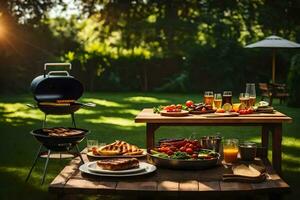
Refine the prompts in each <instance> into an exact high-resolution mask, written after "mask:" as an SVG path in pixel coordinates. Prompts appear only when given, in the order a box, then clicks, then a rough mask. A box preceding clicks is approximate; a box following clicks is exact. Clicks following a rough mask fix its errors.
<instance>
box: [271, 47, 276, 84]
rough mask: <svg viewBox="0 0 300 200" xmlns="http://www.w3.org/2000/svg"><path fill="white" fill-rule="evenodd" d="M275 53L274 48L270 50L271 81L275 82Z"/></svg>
mask: <svg viewBox="0 0 300 200" xmlns="http://www.w3.org/2000/svg"><path fill="white" fill-rule="evenodd" d="M275 53H276V50H275V49H273V50H272V82H273V83H275Z"/></svg>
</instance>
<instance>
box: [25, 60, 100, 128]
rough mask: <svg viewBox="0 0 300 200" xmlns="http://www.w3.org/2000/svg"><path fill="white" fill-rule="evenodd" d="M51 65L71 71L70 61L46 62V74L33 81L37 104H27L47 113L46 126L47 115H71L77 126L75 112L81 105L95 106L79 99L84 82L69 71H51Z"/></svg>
mask: <svg viewBox="0 0 300 200" xmlns="http://www.w3.org/2000/svg"><path fill="white" fill-rule="evenodd" d="M51 66H64V67H68V70H69V71H71V69H72V65H71V64H70V63H46V64H45V65H44V74H43V75H40V76H38V77H36V78H35V79H33V81H32V82H31V87H30V88H31V91H32V93H33V96H34V99H35V100H36V106H34V105H30V104H27V105H28V106H29V107H31V108H39V109H40V110H41V111H42V112H44V113H45V119H44V121H43V127H45V126H46V120H47V115H71V117H72V124H73V126H74V127H76V123H75V116H74V113H75V112H76V111H78V110H79V109H80V108H81V107H83V106H86V107H95V104H93V103H81V102H78V101H77V100H78V99H79V98H80V97H81V96H82V94H83V90H84V89H83V85H82V83H81V82H80V81H79V80H77V79H76V78H74V77H73V76H71V75H70V74H69V72H68V71H49V72H48V73H47V70H48V68H49V67H51Z"/></svg>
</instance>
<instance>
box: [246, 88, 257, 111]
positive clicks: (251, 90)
mask: <svg viewBox="0 0 300 200" xmlns="http://www.w3.org/2000/svg"><path fill="white" fill-rule="evenodd" d="M246 93H248V94H249V104H250V106H251V107H252V106H254V105H255V102H256V91H255V83H247V84H246Z"/></svg>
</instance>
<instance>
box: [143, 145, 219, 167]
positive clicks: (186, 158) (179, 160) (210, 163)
mask: <svg viewBox="0 0 300 200" xmlns="http://www.w3.org/2000/svg"><path fill="white" fill-rule="evenodd" d="M147 160H148V162H149V163H151V164H154V165H156V166H158V167H163V168H170V169H206V168H210V167H214V166H216V165H218V163H219V162H218V161H219V160H220V154H219V153H217V152H215V151H213V150H210V149H203V148H202V147H201V145H200V142H199V141H198V140H189V139H183V140H180V141H178V140H175V141H174V142H172V141H169V142H167V143H160V146H159V147H157V148H154V149H151V150H150V151H149V152H148V154H147Z"/></svg>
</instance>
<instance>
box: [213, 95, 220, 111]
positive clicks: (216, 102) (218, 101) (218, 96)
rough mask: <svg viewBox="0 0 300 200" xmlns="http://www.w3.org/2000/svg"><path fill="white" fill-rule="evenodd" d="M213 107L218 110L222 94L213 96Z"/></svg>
mask: <svg viewBox="0 0 300 200" xmlns="http://www.w3.org/2000/svg"><path fill="white" fill-rule="evenodd" d="M214 107H215V108H216V109H219V108H221V107H222V94H221V93H216V94H214Z"/></svg>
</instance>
